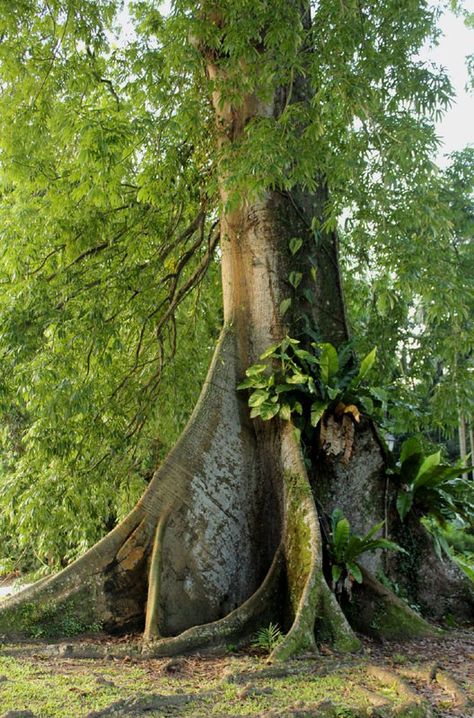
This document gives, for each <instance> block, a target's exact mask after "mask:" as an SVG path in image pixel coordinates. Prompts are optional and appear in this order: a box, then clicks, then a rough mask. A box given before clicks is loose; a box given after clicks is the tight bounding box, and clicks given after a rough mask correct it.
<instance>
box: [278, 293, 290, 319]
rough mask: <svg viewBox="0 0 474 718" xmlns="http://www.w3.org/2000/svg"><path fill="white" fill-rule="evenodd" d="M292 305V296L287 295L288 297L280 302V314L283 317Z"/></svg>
mask: <svg viewBox="0 0 474 718" xmlns="http://www.w3.org/2000/svg"><path fill="white" fill-rule="evenodd" d="M290 307H291V297H287V299H283V301H282V302H280V314H281V316H282V317H283V316H284V315H285V314H286V312H287V311H288V309H289V308H290Z"/></svg>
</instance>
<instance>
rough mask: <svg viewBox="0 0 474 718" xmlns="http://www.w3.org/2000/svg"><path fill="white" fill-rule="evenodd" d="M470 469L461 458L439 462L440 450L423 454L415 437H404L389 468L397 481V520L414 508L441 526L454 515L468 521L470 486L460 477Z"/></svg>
mask: <svg viewBox="0 0 474 718" xmlns="http://www.w3.org/2000/svg"><path fill="white" fill-rule="evenodd" d="M470 469H471V467H466V466H462V463H461V462H457V463H455V464H453V465H451V464H446V463H443V462H442V460H441V451H437V452H435V453H434V454H430V455H428V456H427V455H426V454H425V453H424V451H423V448H422V446H421V444H420V442H419V441H418V440H417V439H415V438H411V439H407V440H406V441H405V442H404V443H403V444H402V448H401V453H400V460H399V462H398V466H397V467H396V468H395V469H393V470H392V471H391V473H392V475H394V476H395V479H396V481H397V483H398V485H399V489H398V493H397V510H398V513H399V516H400V518H401V520H402V521H404V519H405V517H406V516H407V514H408V513H409V512H410V511H412V510H416V511H417V512H418V513H419V514H421V515H424V516H427V515H430V516H432V517H433V518H434V519H435V520H436V521H437V522H438V523H439V524H440V525H441V526H444V525H445V524H446V521H449V520H455V519H460V520H462V521H466V522H468V523H470V524H472V522H473V520H474V504H473V488H472V485H471V484H470V482H469V481H466V480H465V479H463V478H461V476H462V474H463V473H465V472H467V471H469V470H470Z"/></svg>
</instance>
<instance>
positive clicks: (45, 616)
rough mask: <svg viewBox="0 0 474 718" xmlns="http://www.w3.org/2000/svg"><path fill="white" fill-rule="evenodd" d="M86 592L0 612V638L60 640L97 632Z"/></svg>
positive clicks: (95, 621)
mask: <svg viewBox="0 0 474 718" xmlns="http://www.w3.org/2000/svg"><path fill="white" fill-rule="evenodd" d="M101 628H102V625H101V624H100V623H99V622H98V621H97V620H96V618H95V616H94V610H93V607H92V605H91V594H90V592H88V591H81V593H79V594H76V595H74V596H73V597H71V598H67V599H64V600H62V601H58V602H52V601H49V602H44V601H41V602H38V603H33V602H29V603H22V604H21V605H19V606H14V607H12V608H7V609H4V610H3V611H2V612H0V634H4V635H7V636H18V637H26V638H61V637H69V636H76V635H79V634H81V633H86V632H89V631H99V630H101Z"/></svg>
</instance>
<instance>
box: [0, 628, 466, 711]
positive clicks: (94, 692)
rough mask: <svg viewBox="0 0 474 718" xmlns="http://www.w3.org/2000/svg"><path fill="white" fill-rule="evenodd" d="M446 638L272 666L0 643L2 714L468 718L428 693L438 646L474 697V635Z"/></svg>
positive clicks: (252, 660) (233, 658) (443, 696)
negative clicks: (79, 653)
mask: <svg viewBox="0 0 474 718" xmlns="http://www.w3.org/2000/svg"><path fill="white" fill-rule="evenodd" d="M430 640H432V642H431V643H430ZM449 640H450V639H448V642H447V643H446V642H445V643H442V642H441V639H424V640H423V641H420V642H419V643H411V644H407V645H404V646H403V648H402V647H401V646H400V645H394V646H390V645H388V646H377V645H376V644H373V643H371V642H366V644H365V647H366V651H365V653H364V654H358V655H353V656H344V657H343V656H340V655H337V654H335V653H333V652H332V651H330V650H329V649H325V651H324V654H325V655H320V656H315V657H311V658H310V657H308V658H306V659H304V660H293V661H290V662H288V663H287V664H284V666H282V665H281V664H276V665H268V664H267V662H266V658H265V657H264V656H260V657H259V656H249V655H244V654H239V653H237V654H232V653H227V654H226V655H224V656H221V657H212V656H207V657H206V656H188V657H184V656H183V657H179V658H176V659H172V660H171V659H146V660H136V661H135V660H131V659H130V658H128V657H126V658H124V659H113V660H112V659H94V660H86V659H78V658H67V657H64V656H60V655H59V654H58V655H57V656H56V655H54V657H53V656H51V655H48V656H47V657H46V655H45V653H44V652H43V653H42V652H41V649H42V645H43V644H42V643H41V642H35V643H32V644H29V645H24V646H18V645H17V646H7V645H5V646H0V715H2V714H3V713H4V712H7V711H11V710H17V711H18V710H30V711H32V713H33V714H34V715H35V716H37V718H86V717H87V716H89V715H90V714H91V713H93V712H95V711H99V712H100V711H103V710H107V709H108V708H110V707H111V706H112V705H113V704H115V703H117V702H119V701H123V700H128V701H133V700H139V701H143V700H145V701H146V700H147V699H152V698H153V697H155V698H153V700H154V701H155V704H154V709H153V710H147V711H146V712H144V710H142V708H143V707H144V706H142V708H140V706H136V707H135V709H134V710H132V711H130V710H129V712H127V713H123V712H120V711H119V712H115V713H112V712H110V713H109V715H110V716H112V715H127V716H133V717H135V716H141V715H146V716H150V717H151V718H153V717H155V718H158V717H161V718H163V717H164V716H175V717H176V716H177V717H178V718H191V717H194V718H197V717H198V716H199V717H200V718H203V717H204V716H206V718H207V717H208V716H215V717H216V718H223V717H224V716H225V717H226V718H228V717H229V716H233V717H234V716H235V717H237V716H246V717H247V718H249V717H250V716H255V717H257V716H260V717H261V718H263V716H281V717H282V716H285V718H287V717H292V716H296V715H298V714H299V715H307V716H309V715H318V718H319V716H321V718H323V717H324V718H326V717H327V718H361V717H362V716H363V717H364V718H365V717H368V716H371V715H372V716H374V715H377V716H383V717H384V718H389V717H391V716H395V715H396V716H398V718H408V717H410V718H424V717H425V716H426V715H428V713H427V705H428V703H427V702H426V698H428V699H429V701H430V702H431V704H432V706H433V707H434V708H435V715H436V716H445V717H446V718H447V717H448V716H449V718H453V717H456V718H457V717H458V716H459V718H464V716H469V715H471V712H470V711H471V707H469V708H468V709H467V710H466V712H464V713H463V712H462V710H461V709H459V710H458V707H457V705H456V701H455V699H454V698H453V696H451V695H450V694H449V691H448V692H447V691H446V690H443V689H442V688H441V687H440V686H439V685H435V684H432V685H431V687H430V689H429V691H427V678H426V676H428V675H429V669H430V665H432V664H430V660H432V656H433V655H435V654H436V655H441V654H442V652H443V646H444V653H445V656H446V665H445V669H447V668H451V669H453V667H454V675H455V678H456V680H457V682H458V685H460V686H461V687H464V689H465V691H466V692H467V697H468V698H469V697H470V698H471V699H474V690H473V689H472V686H473V685H474V684H473V683H472V680H471V677H470V675H469V669H468V665H467V664H466V665H465V664H464V662H463V659H462V655H461V654H462V651H461V650H460V648H459V647H460V645H463V646H464V649H463V650H464V656H471V657H472V655H474V654H473V653H471V651H473V649H474V636H472V634H471V633H467V632H464V633H463V634H462V635H461V633H460V632H458V633H453V638H452V640H451V643H449ZM78 642H79V641H78ZM68 643H72V641H69V642H68ZM407 646H408V648H407ZM18 650H20V653H15V654H14V655H13V651H18ZM402 650H403V652H402ZM9 652H11V653H12V655H7V653H9ZM453 661H457V663H454V662H453ZM456 670H457V671H458V673H456ZM410 675H411V676H412V677H411V678H410ZM413 676H415V678H413ZM417 676H418V677H420V678H416V677H417ZM417 680H418V681H419V682H418V683H417ZM469 686H471V688H469ZM470 690H471V693H469V691H470ZM104 715H105V714H104Z"/></svg>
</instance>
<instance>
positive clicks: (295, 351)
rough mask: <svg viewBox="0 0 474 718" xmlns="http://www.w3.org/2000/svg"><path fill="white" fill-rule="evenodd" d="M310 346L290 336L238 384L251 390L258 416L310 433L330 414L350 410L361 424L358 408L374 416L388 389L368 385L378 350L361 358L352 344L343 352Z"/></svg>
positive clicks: (250, 401)
mask: <svg viewBox="0 0 474 718" xmlns="http://www.w3.org/2000/svg"><path fill="white" fill-rule="evenodd" d="M310 349H311V350H310V351H308V350H307V349H303V348H302V346H301V342H300V341H299V340H298V339H292V338H291V337H286V338H285V339H283V340H282V341H281V342H279V343H278V344H273V345H272V346H270V347H269V348H268V349H267V350H266V351H265V352H264V353H263V354H262V355H261V357H260V359H261V360H262V362H265V363H261V364H254V365H253V366H251V367H249V368H248V369H247V370H246V372H245V373H246V375H247V378H246V379H244V381H242V382H241V383H240V384H239V385H238V387H237V388H238V389H250V395H249V399H248V404H249V407H250V408H251V411H250V416H251V417H252V418H255V417H257V416H258V417H260V418H261V419H263V421H268V420H269V419H272V418H273V417H275V416H279V417H280V418H281V419H283V420H285V421H289V420H290V419H292V420H293V422H294V423H295V425H296V426H297V427H299V428H300V429H302V430H305V431H309V430H310V427H312V428H315V427H316V426H317V425H318V423H319V421H320V420H321V418H322V417H323V415H324V413H325V412H334V413H336V415H339V416H341V415H343V414H350V415H351V416H352V417H353V418H354V420H355V421H357V422H358V421H359V420H360V410H359V408H358V406H361V407H362V409H363V410H364V411H366V412H367V413H370V414H372V413H373V411H374V408H375V405H376V404H378V405H379V406H383V403H384V397H385V393H384V392H383V390H382V389H378V388H372V387H368V386H366V385H365V383H364V380H365V377H366V375H367V374H368V372H369V371H370V369H371V368H372V366H373V364H374V362H375V357H376V349H372V351H371V352H369V354H367V355H366V356H365V357H364V358H363V359H362V360H361V361H360V362H358V361H357V360H356V359H355V357H354V355H353V353H352V352H351V347H350V345H347V346H345V347H343V348H342V349H341V350H340V351H339V353H338V352H337V350H336V349H335V348H334V347H333V346H332V344H329V343H316V342H311V344H310Z"/></svg>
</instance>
